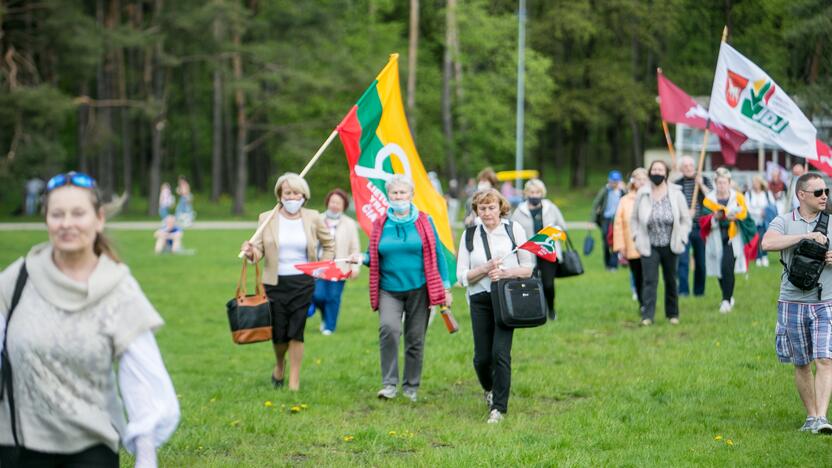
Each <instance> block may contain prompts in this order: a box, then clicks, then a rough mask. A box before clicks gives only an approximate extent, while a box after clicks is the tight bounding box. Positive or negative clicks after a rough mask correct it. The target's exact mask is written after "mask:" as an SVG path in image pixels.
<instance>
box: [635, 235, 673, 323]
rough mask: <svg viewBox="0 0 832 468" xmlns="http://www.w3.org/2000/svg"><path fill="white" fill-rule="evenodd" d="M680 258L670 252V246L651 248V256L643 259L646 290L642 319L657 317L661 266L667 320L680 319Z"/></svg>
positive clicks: (643, 292) (643, 295) (642, 265)
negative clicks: (678, 285) (678, 276)
mask: <svg viewBox="0 0 832 468" xmlns="http://www.w3.org/2000/svg"><path fill="white" fill-rule="evenodd" d="M678 258H679V256H678V255H676V254H675V253H673V252H672V251H671V250H670V246H665V247H656V246H655V245H653V246H651V247H650V256H648V257H641V267H642V274H643V275H644V289H643V290H642V292H641V293H642V301H643V303H644V306H643V307H642V308H641V318H642V319H650V320H653V318H654V317H655V315H656V294H657V292H658V289H659V266H660V265H661V267H662V277H663V278H664V314H665V315H666V316H667V318H669V319H670V318H674V317H679V294H678V292H677V289H676V287H677V283H676V264H677V262H678Z"/></svg>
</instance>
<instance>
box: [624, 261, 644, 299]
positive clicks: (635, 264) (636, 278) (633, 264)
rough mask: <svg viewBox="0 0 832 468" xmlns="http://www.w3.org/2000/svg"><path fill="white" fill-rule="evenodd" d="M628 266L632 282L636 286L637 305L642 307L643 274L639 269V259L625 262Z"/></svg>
mask: <svg viewBox="0 0 832 468" xmlns="http://www.w3.org/2000/svg"><path fill="white" fill-rule="evenodd" d="M627 263H628V264H629V265H630V272H632V274H633V282H634V283H635V285H636V296H637V297H638V305H639V306H643V305H644V299H643V297H644V272H643V271H642V268H641V259H640V258H633V259H630V260H627Z"/></svg>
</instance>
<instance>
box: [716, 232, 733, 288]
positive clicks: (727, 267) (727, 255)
mask: <svg viewBox="0 0 832 468" xmlns="http://www.w3.org/2000/svg"><path fill="white" fill-rule="evenodd" d="M734 262H736V257H734V249H733V247H731V242H730V241H729V242H727V243H724V244H722V262H721V264H720V276H721V278H719V289H721V290H722V300H723V301H730V300H731V298H732V297H734V283H735V278H734Z"/></svg>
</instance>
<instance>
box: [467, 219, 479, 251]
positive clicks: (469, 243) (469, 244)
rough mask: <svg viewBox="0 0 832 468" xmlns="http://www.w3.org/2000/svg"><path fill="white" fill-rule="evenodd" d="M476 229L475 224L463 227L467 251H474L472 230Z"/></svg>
mask: <svg viewBox="0 0 832 468" xmlns="http://www.w3.org/2000/svg"><path fill="white" fill-rule="evenodd" d="M476 230H477V225H476V224H475V225H473V226H468V227H467V228H465V249H466V250H468V253H471V252H473V251H474V231H476Z"/></svg>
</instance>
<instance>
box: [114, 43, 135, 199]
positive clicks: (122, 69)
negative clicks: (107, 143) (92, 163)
mask: <svg viewBox="0 0 832 468" xmlns="http://www.w3.org/2000/svg"><path fill="white" fill-rule="evenodd" d="M116 62H117V63H118V95H119V98H120V99H122V100H126V99H127V67H126V66H125V63H124V49H123V48H119V49H118V51H117V52H116ZM119 114H120V117H121V173H122V181H123V183H124V185H123V187H124V193H125V194H126V195H127V198H126V199H125V201H124V205H123V208H126V207H127V203H128V202H129V200H130V195H132V193H133V142H132V141H131V140H130V108H129V107H127V106H126V105H125V106H122V108H121V109H120V110H119Z"/></svg>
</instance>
